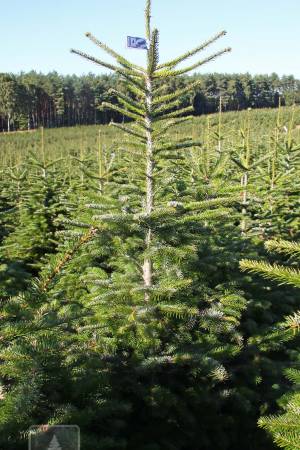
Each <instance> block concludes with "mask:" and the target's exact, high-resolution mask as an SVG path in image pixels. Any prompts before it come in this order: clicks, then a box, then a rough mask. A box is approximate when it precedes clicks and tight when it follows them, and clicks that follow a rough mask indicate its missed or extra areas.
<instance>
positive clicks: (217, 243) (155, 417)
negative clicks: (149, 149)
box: [0, 107, 300, 450]
mask: <svg viewBox="0 0 300 450" xmlns="http://www.w3.org/2000/svg"><path fill="white" fill-rule="evenodd" d="M299 123H300V109H299V107H291V108H280V109H277V110H252V111H244V112H228V113H221V114H215V115H211V116H206V117H204V116H203V117H200V118H195V119H193V120H191V121H188V122H186V123H182V124H179V125H178V127H177V128H176V131H174V130H172V129H171V130H170V131H169V132H168V133H167V138H166V139H167V140H169V139H170V142H173V146H174V145H177V146H179V147H180V144H181V143H182V142H183V141H184V140H186V139H187V137H188V136H192V137H193V139H194V142H201V146H196V145H195V146H191V147H190V148H187V149H185V150H184V151H182V150H181V149H180V148H177V149H176V150H175V151H172V152H171V151H170V150H168V149H167V150H166V151H164V152H161V153H160V154H159V156H158V155H156V166H155V172H154V177H155V193H154V199H155V207H154V209H153V211H152V213H151V215H150V216H149V217H147V216H145V214H144V212H143V211H144V195H145V182H144V170H145V154H144V151H143V148H142V147H141V146H134V145H133V143H132V141H127V140H126V138H124V135H123V134H122V130H118V129H114V128H113V127H108V126H100V127H99V126H92V127H76V128H61V129H58V130H57V129H55V130H43V129H40V130H38V131H36V132H35V133H29V134H28V133H26V134H10V135H9V134H6V135H2V136H1V137H0V154H1V161H0V166H1V182H0V183H1V198H0V201H1V214H0V227H1V228H0V230H1V232H0V236H1V247H0V255H1V271H0V280H1V283H0V285H1V314H0V323H1V342H0V349H1V350H0V355H1V356H0V357H1V365H0V376H1V399H0V446H1V448H3V449H4V450H18V449H20V450H21V449H22V450H23V449H25V448H27V431H28V429H29V427H30V426H31V425H33V424H41V423H50V424H77V425H79V426H80V429H81V436H82V448H83V449H84V450H95V449H99V450H100V449H101V450H102V449H116V450H119V449H122V448H123V449H130V450H132V449H134V450H135V449H136V450H143V449H145V450H146V449H147V450H148V449H160V450H165V449H180V450H181V449H182V450H187V449H191V448H195V449H199V450H200V449H201V450H206V449H207V450H212V449H214V450H232V449H233V450H240V449H241V448H242V449H245V450H250V449H251V450H274V449H275V448H277V445H276V444H275V443H274V442H273V441H276V442H277V444H279V445H280V446H281V447H283V448H287V449H293V450H294V449H298V443H299V437H300V427H299V406H300V402H299V391H298V390H297V389H298V388H297V386H298V385H296V390H295V388H294V384H293V382H297V383H299V375H298V373H297V371H296V369H297V368H299V364H300V359H299V337H298V334H297V330H298V328H299V324H300V320H299V313H297V311H298V310H299V287H300V283H299V271H298V272H297V270H298V269H297V267H298V265H297V254H298V255H299V245H298V246H297V244H296V242H297V241H298V242H299V217H300V215H299V213H300V202H299V194H300V182H299V174H300V171H299V162H300V160H299V149H300V130H299V129H298V128H297V124H299ZM163 126H165V125H163ZM128 127H129V129H130V130H131V131H132V132H136V130H135V128H134V125H132V124H128ZM168 142H169V141H168ZM149 225H150V226H151V230H152V233H153V241H154V242H153V243H152V245H151V248H149V249H148V250H146V249H145V245H144V233H145V230H147V229H148V227H149ZM293 242H294V244H293ZM266 243H267V247H265V244H266ZM145 257H151V261H152V270H153V273H152V283H153V285H152V287H151V288H148V289H146V290H145V288H144V285H143V272H142V269H143V264H144V259H145ZM250 270H254V271H257V272H260V273H261V274H263V275H265V276H270V277H271V278H273V281H272V280H268V279H264V278H263V277H261V276H257V275H255V274H251V272H250ZM285 283H287V284H285ZM296 286H298V289H297V287H296ZM145 293H146V294H147V295H148V297H147V299H146V300H145ZM286 371H287V372H286ZM287 376H288V378H289V379H290V380H291V381H289V379H288V378H287ZM270 415H275V416H274V417H272V419H270V418H269V417H268V418H267V417H266V416H270ZM258 421H259V422H258ZM262 427H264V428H266V430H267V431H265V430H263V429H262Z"/></svg>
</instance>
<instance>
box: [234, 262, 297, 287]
mask: <svg viewBox="0 0 300 450" xmlns="http://www.w3.org/2000/svg"><path fill="white" fill-rule="evenodd" d="M240 268H241V269H242V270H243V271H249V272H252V273H256V274H259V275H262V276H263V277H264V278H268V279H270V280H274V281H279V282H280V284H290V285H293V286H296V287H300V271H299V270H297V269H292V268H289V267H283V266H279V265H277V264H273V265H272V264H269V263H266V262H263V261H261V262H260V261H253V260H250V259H243V260H242V261H241V262H240Z"/></svg>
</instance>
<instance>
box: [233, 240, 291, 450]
mask: <svg viewBox="0 0 300 450" xmlns="http://www.w3.org/2000/svg"><path fill="white" fill-rule="evenodd" d="M266 247H267V249H268V250H270V251H277V252H279V253H282V254H285V255H287V256H288V257H290V258H291V259H292V260H293V259H295V258H299V256H300V245H299V244H298V243H295V242H289V241H284V240H272V241H268V242H267V243H266ZM293 265H294V264H293ZM241 268H242V269H243V270H248V271H251V272H254V273H258V274H260V275H262V276H263V277H265V278H268V279H271V280H274V281H277V282H280V283H284V284H288V285H292V286H295V287H297V288H300V271H299V269H298V268H297V266H294V267H286V266H282V265H276V264H273V265H272V264H269V263H266V262H258V261H251V260H243V261H241ZM280 328H281V329H282V331H281V334H282V338H285V339H287V338H288V337H290V336H291V335H292V336H294V335H295V334H296V333H298V332H299V330H300V311H297V312H295V313H294V314H292V315H290V316H288V317H287V318H286V320H285V323H284V324H281V326H279V329H280ZM286 374H287V376H288V378H289V380H290V381H292V382H293V383H294V389H293V391H292V392H290V393H289V395H287V396H285V398H284V399H283V400H282V402H281V403H282V406H283V410H284V411H285V412H284V413H283V414H281V415H279V416H270V417H264V418H261V419H260V420H259V425H260V426H261V427H263V428H265V429H266V430H268V431H269V432H270V433H271V434H272V436H273V439H274V441H275V442H276V443H277V444H278V445H279V447H281V448H285V449H287V450H297V449H299V448H300V447H299V442H300V391H299V385H300V371H299V370H297V369H288V370H287V371H286Z"/></svg>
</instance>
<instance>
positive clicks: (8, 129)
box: [7, 113, 11, 132]
mask: <svg viewBox="0 0 300 450" xmlns="http://www.w3.org/2000/svg"><path fill="white" fill-rule="evenodd" d="M10 120H11V115H10V113H9V114H8V116H7V131H8V132H10Z"/></svg>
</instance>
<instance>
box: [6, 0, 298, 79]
mask: <svg viewBox="0 0 300 450" xmlns="http://www.w3.org/2000/svg"><path fill="white" fill-rule="evenodd" d="M144 3H145V2H144V0H52V1H41V0H10V1H8V2H4V0H3V4H2V5H1V16H0V42H1V48H0V72H20V71H22V70H23V71H28V70H31V69H34V70H36V71H41V72H48V71H51V70H56V71H57V72H59V73H63V74H67V73H76V74H82V73H88V72H94V73H98V74H99V73H103V72H105V70H104V69H102V68H100V67H97V66H95V65H93V64H92V63H88V62H85V61H83V60H82V59H81V58H79V57H77V56H76V55H72V54H70V53H69V49H70V48H71V47H74V48H77V49H81V50H83V51H85V52H87V53H91V54H93V55H94V56H97V55H98V56H100V55H101V54H102V52H101V51H100V50H99V49H98V48H97V47H95V46H94V45H93V44H92V43H91V42H90V41H89V40H88V39H87V38H86V37H85V36H84V32H86V31H91V32H92V33H93V34H95V35H96V36H97V37H98V38H99V39H100V40H103V41H104V42H106V43H107V44H109V45H110V46H112V47H113V48H115V50H117V51H119V52H122V53H123V54H124V55H126V56H127V57H128V58H131V59H132V60H133V61H135V62H138V63H140V62H142V61H143V59H144V56H145V53H144V52H143V51H142V50H130V49H126V48H125V44H126V36H127V35H132V36H141V37H142V36H143V35H144V23H143V20H144V16H143V10H144ZM299 19H300V1H299V0H285V1H283V0H248V1H245V0H206V1H203V0H184V1H183V0H153V25H155V26H157V27H158V28H159V29H160V33H161V60H164V59H166V58H167V59H169V58H170V57H173V56H176V55H177V54H180V53H182V52H183V51H185V50H187V49H190V48H192V47H194V46H196V45H197V44H199V43H200V42H202V41H203V40H206V39H207V38H209V37H210V36H211V35H213V34H215V33H216V32H218V31H221V30H223V29H225V30H227V32H228V35H227V36H226V37H225V38H222V39H221V40H220V41H219V42H218V43H217V44H215V45H214V47H211V51H213V50H217V49H220V48H223V47H227V46H231V47H232V48H233V51H232V53H231V54H229V55H225V56H223V57H222V58H220V59H219V60H218V61H215V62H212V63H210V64H209V65H207V66H203V67H202V68H200V72H202V73H204V72H250V73H252V74H255V73H272V72H277V73H278V74H279V75H282V74H293V75H295V76H296V77H299V78H300V26H299ZM102 56H103V54H102Z"/></svg>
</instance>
